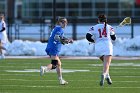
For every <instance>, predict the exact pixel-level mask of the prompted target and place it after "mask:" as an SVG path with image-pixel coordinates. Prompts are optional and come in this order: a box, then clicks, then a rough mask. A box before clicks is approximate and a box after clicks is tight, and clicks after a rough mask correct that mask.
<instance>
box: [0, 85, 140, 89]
mask: <svg viewBox="0 0 140 93" xmlns="http://www.w3.org/2000/svg"><path fill="white" fill-rule="evenodd" d="M0 86H1V87H28V88H29V87H30V88H62V87H60V86H62V85H57V86H29V85H26V86H24V85H0ZM65 86H67V85H65ZM88 88H109V89H110V88H123V89H125V88H127V89H128V88H133V89H140V87H111V86H110V87H106V86H105V87H100V86H99V87H92V86H91V87H65V89H88Z"/></svg>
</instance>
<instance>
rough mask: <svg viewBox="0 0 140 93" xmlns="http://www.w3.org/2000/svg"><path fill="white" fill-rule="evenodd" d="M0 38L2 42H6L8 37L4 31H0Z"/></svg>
mask: <svg viewBox="0 0 140 93" xmlns="http://www.w3.org/2000/svg"><path fill="white" fill-rule="evenodd" d="M0 40H1V43H2V44H6V43H8V38H7V34H6V31H5V32H0Z"/></svg>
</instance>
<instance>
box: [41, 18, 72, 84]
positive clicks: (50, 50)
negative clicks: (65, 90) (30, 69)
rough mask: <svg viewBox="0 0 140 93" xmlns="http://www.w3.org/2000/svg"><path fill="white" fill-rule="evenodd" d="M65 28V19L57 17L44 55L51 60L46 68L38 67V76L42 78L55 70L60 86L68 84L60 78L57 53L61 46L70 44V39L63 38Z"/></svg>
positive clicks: (59, 62)
mask: <svg viewBox="0 0 140 93" xmlns="http://www.w3.org/2000/svg"><path fill="white" fill-rule="evenodd" d="M66 26H67V19H66V18H64V17H59V18H58V20H57V23H56V26H55V27H54V29H53V30H52V32H51V35H50V38H49V40H48V44H47V47H46V50H45V51H46V53H47V54H48V55H49V56H50V58H51V64H48V65H47V66H41V67H40V75H41V76H42V75H43V74H44V73H45V72H48V71H50V70H52V69H56V71H57V74H58V79H59V81H60V84H61V85H65V84H68V82H67V81H65V80H64V79H63V78H62V71H61V61H60V59H59V52H60V50H61V46H62V44H63V45H64V44H68V43H72V42H73V40H72V39H68V38H65V37H64V28H65V27H66Z"/></svg>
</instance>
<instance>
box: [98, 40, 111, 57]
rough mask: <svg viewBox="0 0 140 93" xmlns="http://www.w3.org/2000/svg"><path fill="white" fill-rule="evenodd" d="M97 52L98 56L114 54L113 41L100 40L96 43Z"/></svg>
mask: <svg viewBox="0 0 140 93" xmlns="http://www.w3.org/2000/svg"><path fill="white" fill-rule="evenodd" d="M95 53H96V55H97V56H98V57H100V56H103V55H113V45H112V43H111V42H98V43H97V44H95Z"/></svg>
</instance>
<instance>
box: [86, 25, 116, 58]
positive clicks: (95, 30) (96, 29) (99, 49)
mask: <svg viewBox="0 0 140 93" xmlns="http://www.w3.org/2000/svg"><path fill="white" fill-rule="evenodd" d="M88 33H90V34H91V35H93V36H92V38H93V39H94V40H95V52H96V54H97V56H103V55H113V45H112V40H111V37H110V35H114V34H115V33H114V29H113V27H112V26H110V25H108V24H107V25H106V29H105V24H97V25H95V26H92V27H91V28H90V29H89V32H88Z"/></svg>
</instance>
